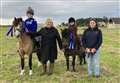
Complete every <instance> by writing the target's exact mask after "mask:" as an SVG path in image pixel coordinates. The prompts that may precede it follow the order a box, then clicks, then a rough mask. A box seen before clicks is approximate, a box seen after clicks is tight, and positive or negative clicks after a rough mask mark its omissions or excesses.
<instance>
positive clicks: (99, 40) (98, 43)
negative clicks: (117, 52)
mask: <svg viewBox="0 0 120 83" xmlns="http://www.w3.org/2000/svg"><path fill="white" fill-rule="evenodd" d="M102 41H103V40H102V32H101V30H99V34H98V42H97V44H96V45H95V49H96V50H97V49H98V48H99V47H100V46H101V44H102Z"/></svg>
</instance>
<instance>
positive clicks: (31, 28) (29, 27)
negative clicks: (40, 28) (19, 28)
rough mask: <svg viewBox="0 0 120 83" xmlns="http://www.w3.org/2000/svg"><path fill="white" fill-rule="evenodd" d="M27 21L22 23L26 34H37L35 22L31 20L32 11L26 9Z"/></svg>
mask: <svg viewBox="0 0 120 83" xmlns="http://www.w3.org/2000/svg"><path fill="white" fill-rule="evenodd" d="M26 15H27V17H28V18H27V19H26V20H25V22H24V28H25V31H26V32H37V21H36V20H35V19H34V18H33V15H34V10H33V9H32V8H31V7H28V10H27V12H26Z"/></svg>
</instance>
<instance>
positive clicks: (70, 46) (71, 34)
mask: <svg viewBox="0 0 120 83" xmlns="http://www.w3.org/2000/svg"><path fill="white" fill-rule="evenodd" d="M69 49H74V42H73V33H72V32H71V33H70V43H69Z"/></svg>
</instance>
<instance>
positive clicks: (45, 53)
mask: <svg viewBox="0 0 120 83" xmlns="http://www.w3.org/2000/svg"><path fill="white" fill-rule="evenodd" d="M45 24H46V26H45V27H44V28H42V29H41V30H40V31H38V32H37V34H38V36H39V35H40V36H41V50H40V54H41V55H40V57H41V62H42V65H43V72H42V73H41V75H44V74H46V72H47V62H48V61H50V65H49V71H48V75H51V74H52V73H53V68H54V62H55V60H56V59H57V42H56V40H57V41H58V45H59V48H60V49H62V41H61V38H60V35H59V33H58V31H57V29H56V28H55V27H54V26H53V21H52V20H51V19H50V18H48V19H47V20H46V23H45Z"/></svg>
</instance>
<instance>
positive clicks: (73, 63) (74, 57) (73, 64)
mask: <svg viewBox="0 0 120 83" xmlns="http://www.w3.org/2000/svg"><path fill="white" fill-rule="evenodd" d="M72 57H73V61H72V66H73V71H75V59H76V56H75V55H73V56H72Z"/></svg>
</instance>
